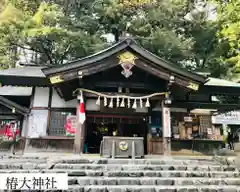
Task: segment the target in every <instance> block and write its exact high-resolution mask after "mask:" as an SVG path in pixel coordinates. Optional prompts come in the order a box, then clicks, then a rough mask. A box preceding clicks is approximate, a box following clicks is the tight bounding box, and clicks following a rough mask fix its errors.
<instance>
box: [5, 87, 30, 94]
mask: <svg viewBox="0 0 240 192" xmlns="http://www.w3.org/2000/svg"><path fill="white" fill-rule="evenodd" d="M31 94H32V87H18V86H3V87H0V95H3V96H30V95H31Z"/></svg>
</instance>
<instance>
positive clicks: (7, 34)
mask: <svg viewBox="0 0 240 192" xmlns="http://www.w3.org/2000/svg"><path fill="white" fill-rule="evenodd" d="M235 1H236V0H235ZM208 4H209V3H204V4H202V5H201V6H200V7H201V9H199V5H198V6H196V4H195V3H194V2H193V1H189V0H131V1H130V0H45V1H42V0H18V1H16V0H6V3H5V6H4V8H3V9H2V11H1V15H0V39H1V40H0V41H1V45H0V63H1V64H2V65H3V67H9V66H12V65H14V64H15V62H16V61H17V60H19V58H21V54H18V55H16V53H19V51H18V50H19V48H21V50H25V51H29V50H31V51H34V52H35V53H36V55H35V57H34V58H33V59H32V61H36V58H37V60H38V62H40V63H42V64H49V65H59V64H62V63H64V62H65V61H69V60H72V59H76V58H79V57H84V56H86V55H90V54H92V53H94V52H97V51H99V50H101V49H102V48H103V47H105V46H107V43H106V38H104V37H106V35H108V34H112V35H113V36H114V40H115V41H119V40H120V39H121V36H122V35H123V34H124V33H125V32H127V33H129V34H130V35H131V36H132V37H133V38H135V40H136V41H137V42H138V43H140V44H141V45H142V46H143V47H144V48H145V49H147V50H149V51H151V52H153V53H154V54H156V55H158V56H160V57H162V58H164V59H166V60H169V61H171V62H174V63H177V64H178V65H183V66H184V67H187V68H189V69H190V70H205V71H208V72H211V73H212V75H214V76H216V77H219V76H220V75H221V74H224V75H226V69H227V67H226V65H227V64H228V63H229V62H230V60H229V61H226V59H225V58H227V57H229V53H230V52H234V51H233V48H232V46H231V49H230V46H229V45H230V43H227V42H226V41H225V40H224V41H219V37H218V36H217V35H216V34H217V31H219V28H220V24H221V23H223V20H225V19H221V22H220V20H216V21H211V20H209V17H208V14H209V9H208V8H206V7H207V6H208ZM13 13H14V14H13ZM221 17H222V18H224V17H223V16H222V15H221ZM229 17H230V16H229ZM223 32H224V33H223ZM222 33H223V34H226V33H229V32H226V30H225V31H222V32H221V36H223V34H222ZM231 59H232V58H231Z"/></svg>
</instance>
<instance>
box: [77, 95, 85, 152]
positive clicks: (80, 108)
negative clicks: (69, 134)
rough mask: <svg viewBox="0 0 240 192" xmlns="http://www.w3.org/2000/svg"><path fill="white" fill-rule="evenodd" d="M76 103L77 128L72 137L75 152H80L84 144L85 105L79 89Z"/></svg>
mask: <svg viewBox="0 0 240 192" xmlns="http://www.w3.org/2000/svg"><path fill="white" fill-rule="evenodd" d="M77 99H78V105H77V112H76V115H77V129H76V133H75V138H74V149H75V153H78V154H82V152H83V145H84V136H85V134H84V130H83V129H84V124H85V119H86V116H85V106H84V101H83V93H82V91H80V96H79V95H78V98H77Z"/></svg>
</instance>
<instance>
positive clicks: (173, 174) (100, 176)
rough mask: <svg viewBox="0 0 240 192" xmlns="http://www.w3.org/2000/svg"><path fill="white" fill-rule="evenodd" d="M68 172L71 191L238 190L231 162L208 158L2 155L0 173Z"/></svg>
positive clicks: (238, 176)
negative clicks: (229, 163) (223, 162)
mask: <svg viewBox="0 0 240 192" xmlns="http://www.w3.org/2000/svg"><path fill="white" fill-rule="evenodd" d="M9 172H21V173H30V172H31V173H39V172H42V173H44V172H45V173H63V172H67V173H68V176H69V178H68V183H69V190H68V191H74V192H220V191H221V192H240V172H239V169H237V168H236V167H235V166H234V165H223V164H221V163H219V162H217V161H213V160H211V159H208V160H207V159H205V160H203V159H202V160H201V159H197V158H195V159H186V158H167V159H166V158H164V157H159V159H136V160H131V159H100V158H80V157H75V158H71V157H68V158H67V157H64V158H61V159H57V160H56V159H55V160H53V159H50V158H47V157H44V158H40V157H31V158H27V157H11V158H10V159H9V157H2V159H0V173H9Z"/></svg>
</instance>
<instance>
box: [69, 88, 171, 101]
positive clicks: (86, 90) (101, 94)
mask: <svg viewBox="0 0 240 192" xmlns="http://www.w3.org/2000/svg"><path fill="white" fill-rule="evenodd" d="M78 91H82V92H87V93H92V94H95V95H98V96H100V97H104V98H110V99H115V98H116V99H119V98H121V99H149V98H151V97H155V96H161V95H165V96H166V95H167V94H168V93H167V92H161V93H152V94H150V95H145V96H141V97H133V96H127V95H108V94H104V93H99V92H97V91H92V90H89V89H82V88H80V89H76V90H75V91H74V92H73V95H76V94H77V92H78Z"/></svg>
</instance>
